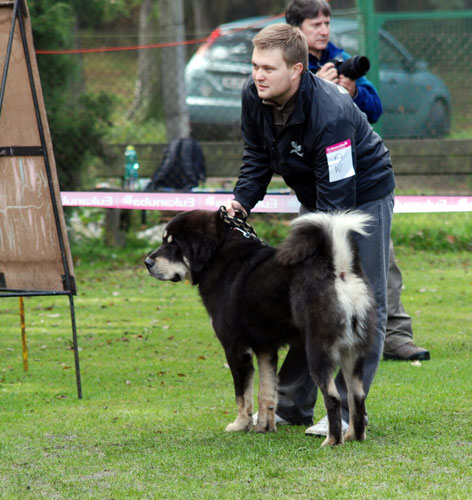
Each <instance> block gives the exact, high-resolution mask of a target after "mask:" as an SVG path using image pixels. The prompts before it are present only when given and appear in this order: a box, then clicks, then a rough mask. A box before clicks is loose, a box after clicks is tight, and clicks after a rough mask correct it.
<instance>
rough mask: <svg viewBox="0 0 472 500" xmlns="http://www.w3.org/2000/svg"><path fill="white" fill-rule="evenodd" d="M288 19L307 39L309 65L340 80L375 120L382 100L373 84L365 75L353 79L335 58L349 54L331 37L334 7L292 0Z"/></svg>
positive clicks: (310, 0) (314, 0)
mask: <svg viewBox="0 0 472 500" xmlns="http://www.w3.org/2000/svg"><path fill="white" fill-rule="evenodd" d="M285 18H286V20H287V23H289V24H292V25H293V26H298V27H299V28H300V29H301V30H302V31H303V33H304V34H305V36H306V37H307V41H308V51H309V54H308V67H309V69H310V71H312V72H313V73H316V74H317V76H319V77H320V78H324V79H325V80H329V81H330V82H333V83H339V85H341V86H342V87H344V88H345V89H346V90H347V91H348V92H349V95H350V96H351V97H352V98H353V100H354V102H355V103H356V104H357V106H358V107H359V109H360V110H361V111H363V112H364V113H365V114H366V115H367V119H368V120H369V122H370V123H375V122H376V121H377V120H378V119H379V118H380V115H381V114H382V103H381V101H380V97H379V95H378V94H377V90H376V89H375V87H374V85H373V84H372V83H371V82H370V81H369V80H368V79H367V78H366V77H365V76H363V77H361V78H358V79H357V80H351V79H350V78H348V77H346V76H344V75H339V74H338V72H337V70H336V68H335V65H334V62H332V61H333V60H335V59H336V60H339V59H341V60H345V59H349V57H350V56H349V54H347V53H346V52H344V50H342V49H340V48H338V47H336V46H335V45H334V44H333V43H332V42H331V41H330V22H331V7H330V6H329V4H328V3H327V2H325V1H324V0H292V2H290V4H289V5H288V7H287V10H286V12H285Z"/></svg>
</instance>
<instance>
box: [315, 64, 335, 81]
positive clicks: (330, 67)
mask: <svg viewBox="0 0 472 500" xmlns="http://www.w3.org/2000/svg"><path fill="white" fill-rule="evenodd" d="M316 76H319V77H320V78H323V80H328V82H333V83H338V81H339V75H338V70H337V69H336V68H335V67H334V63H332V62H327V63H326V64H324V65H323V66H321V68H320V69H319V70H318V71H317V72H316Z"/></svg>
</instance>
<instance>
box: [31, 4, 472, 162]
mask: <svg viewBox="0 0 472 500" xmlns="http://www.w3.org/2000/svg"><path fill="white" fill-rule="evenodd" d="M282 19H283V18H282ZM282 19H281V20H282ZM336 19H339V22H338V26H337V27H336V22H333V24H332V38H333V41H334V42H335V43H336V44H338V45H339V46H342V47H343V48H345V50H346V51H348V52H349V53H351V55H354V54H356V53H362V51H363V43H362V38H361V37H360V36H359V33H360V32H361V29H360V28H361V23H360V22H359V16H357V14H356V13H355V12H354V13H353V12H349V13H347V15H346V13H345V14H344V15H343V16H334V21H336ZM343 19H344V20H347V21H348V22H347V23H345V24H343V22H342V21H343ZM246 24H247V23H246ZM335 27H336V29H335ZM235 28H237V29H231V28H229V29H228V30H227V31H226V32H225V31H224V30H223V29H222V30H220V31H219V32H218V33H219V35H220V36H219V37H218V36H216V33H214V36H213V38H212V40H211V43H210V44H206V46H205V45H204V44H203V47H202V43H201V40H193V38H194V37H192V34H189V33H187V42H186V45H185V47H184V50H185V51H186V56H185V61H186V63H187V68H186V73H185V78H183V77H182V78H180V79H178V80H175V79H174V80H173V83H172V88H165V87H163V85H164V83H165V81H166V80H167V79H166V78H164V77H165V76H166V72H176V71H177V70H178V69H180V70H182V74H183V68H176V61H175V59H172V57H173V54H175V52H173V47H169V46H166V45H165V44H166V43H168V40H167V39H166V37H164V36H162V34H159V33H152V34H149V35H148V36H147V38H145V39H144V43H143V37H141V38H140V37H139V34H138V33H137V32H132V33H130V32H125V33H124V32H118V31H117V32H113V33H111V32H108V33H79V34H77V37H76V44H75V45H76V48H77V50H78V51H79V52H78V53H70V54H69V55H68V57H73V58H77V60H78V64H80V67H81V72H82V82H81V86H82V88H83V89H84V90H86V91H87V92H92V93H98V92H105V93H107V94H109V95H110V96H112V98H113V113H112V119H111V127H110V130H109V133H108V135H107V137H106V139H105V140H106V142H107V143H108V144H111V145H113V144H126V143H131V144H137V143H147V144H150V143H166V142H168V139H167V136H166V123H165V119H164V108H165V105H166V103H167V104H169V100H172V99H175V96H186V109H184V110H183V112H184V113H185V112H186V111H188V113H189V118H190V126H191V134H192V136H193V137H195V138H197V139H200V140H238V139H239V138H240V136H239V115H240V95H241V87H242V83H243V81H244V79H245V78H246V76H247V75H248V74H249V73H250V70H251V67H250V56H251V43H250V41H251V38H252V36H253V34H254V32H255V29H254V27H253V28H251V29H245V30H244V29H243V30H241V29H240V27H237V26H235ZM257 29H259V28H257ZM384 30H385V31H382V33H381V34H380V35H379V37H380V38H379V45H378V47H379V53H378V59H379V75H378V82H379V83H378V86H379V89H378V90H379V93H380V96H381V99H382V104H383V107H384V115H383V117H382V122H381V125H380V126H379V131H380V133H382V135H383V136H384V137H385V138H396V137H398V138H423V137H427V138H431V137H433V138H434V137H447V138H452V139H470V138H471V137H472V120H471V118H472V99H471V98H470V96H471V90H472V84H471V81H472V80H471V72H472V68H471V65H470V64H469V59H470V58H469V57H468V56H469V54H470V52H471V51H472V18H463V19H424V20H420V19H411V20H398V21H396V20H392V21H389V22H387V23H386V24H384ZM51 49H54V47H51ZM197 49H198V52H197ZM192 56H193V57H192ZM53 57H57V55H56V54H54V53H39V54H38V58H53ZM189 61H190V62H189ZM369 76H370V75H367V77H369ZM178 112H182V110H180V111H178V110H176V113H178ZM184 118H185V119H186V118H187V117H186V116H185V117H184ZM71 140H74V141H76V142H77V144H76V147H77V148H78V149H80V148H81V147H82V146H83V145H82V144H80V138H71ZM96 161H97V162H98V161H100V160H99V159H97V160H96ZM156 166H157V164H156Z"/></svg>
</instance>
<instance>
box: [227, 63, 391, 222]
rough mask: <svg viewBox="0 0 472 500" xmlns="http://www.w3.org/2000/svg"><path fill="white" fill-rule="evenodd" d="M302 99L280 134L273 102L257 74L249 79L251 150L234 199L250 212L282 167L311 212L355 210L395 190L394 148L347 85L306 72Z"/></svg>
mask: <svg viewBox="0 0 472 500" xmlns="http://www.w3.org/2000/svg"><path fill="white" fill-rule="evenodd" d="M294 101H295V102H294V109H293V111H292V113H291V115H290V117H289V118H288V121H287V122H286V123H285V125H284V126H283V128H282V129H281V130H280V131H279V133H278V134H277V133H276V130H275V126H274V119H273V107H272V106H271V105H270V104H266V103H264V102H263V100H262V99H261V98H260V97H259V96H258V94H257V89H256V86H255V84H254V81H253V79H252V76H250V77H249V78H248V80H247V81H246V84H245V85H244V88H243V93H242V115H241V131H242V136H243V139H244V153H243V161H242V165H241V172H240V175H239V178H238V181H237V183H236V186H235V188H234V198H235V199H236V200H237V201H239V202H240V203H241V205H242V206H243V207H244V208H245V209H246V210H247V211H248V212H249V211H250V210H251V209H252V208H253V207H254V205H255V204H256V203H257V202H258V201H259V200H262V199H263V198H264V195H265V193H266V190H267V186H268V185H269V182H270V180H271V178H272V176H273V175H274V174H276V175H280V176H282V177H283V179H284V181H285V183H286V184H287V185H288V186H289V187H291V188H292V189H293V190H294V191H295V194H296V195H297V198H298V200H299V201H300V203H301V204H302V205H304V206H305V207H306V208H307V209H309V210H311V211H321V212H332V211H336V210H348V209H354V208H357V207H359V206H360V205H362V204H364V203H366V202H369V201H374V200H379V199H381V198H384V197H385V196H387V195H388V194H389V193H390V192H391V191H392V190H393V189H394V187H395V176H394V173H393V169H392V164H391V159H390V154H389V151H388V149H387V148H386V147H385V145H384V143H383V141H382V139H381V137H380V136H379V135H378V134H377V133H376V132H375V131H374V130H373V128H372V126H371V125H370V124H369V122H368V121H367V117H366V115H365V113H362V112H361V111H360V110H359V108H358V107H357V106H356V105H355V104H354V103H353V100H352V98H351V96H350V95H349V93H348V92H347V91H346V90H345V89H344V88H343V87H341V86H340V85H335V84H334V83H331V82H328V81H326V80H323V79H321V78H319V77H317V76H315V75H313V73H311V72H310V71H305V72H304V73H303V74H302V76H301V80H300V86H299V89H298V91H297V93H296V94H295V97H294Z"/></svg>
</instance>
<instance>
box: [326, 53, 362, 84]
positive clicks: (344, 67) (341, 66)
mask: <svg viewBox="0 0 472 500" xmlns="http://www.w3.org/2000/svg"><path fill="white" fill-rule="evenodd" d="M328 62H332V63H334V67H335V68H336V69H337V71H338V74H339V75H344V76H347V77H348V78H350V79H351V80H357V79H358V78H360V77H361V76H364V75H366V74H367V72H368V71H369V69H370V61H369V59H368V58H367V57H365V56H354V57H350V58H349V59H345V60H344V59H343V58H342V57H341V56H337V57H336V58H334V59H331V60H330V61H328Z"/></svg>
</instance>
